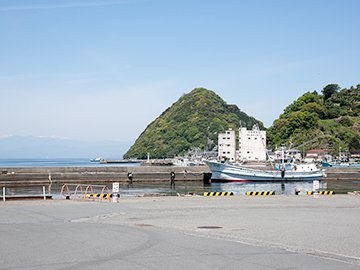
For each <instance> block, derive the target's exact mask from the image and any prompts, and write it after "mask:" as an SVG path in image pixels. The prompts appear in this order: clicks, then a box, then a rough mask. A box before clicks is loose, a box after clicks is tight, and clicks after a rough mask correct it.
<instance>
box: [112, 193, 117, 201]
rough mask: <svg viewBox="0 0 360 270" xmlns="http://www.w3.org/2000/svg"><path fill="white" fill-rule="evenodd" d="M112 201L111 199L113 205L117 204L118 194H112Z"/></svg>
mask: <svg viewBox="0 0 360 270" xmlns="http://www.w3.org/2000/svg"><path fill="white" fill-rule="evenodd" d="M112 199H113V201H112V202H113V203H117V202H118V194H113V196H112Z"/></svg>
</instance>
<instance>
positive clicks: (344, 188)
mask: <svg viewBox="0 0 360 270" xmlns="http://www.w3.org/2000/svg"><path fill="white" fill-rule="evenodd" d="M88 185H91V186H92V188H93V192H94V194H100V193H101V191H102V189H103V188H104V187H105V186H106V187H108V188H109V191H110V193H112V182H107V183H84V184H81V187H82V189H83V192H85V189H86V187H87V186H88ZM62 186H63V184H52V185H50V186H46V194H47V195H52V197H53V199H59V197H60V192H61V188H62ZM76 186H77V185H71V184H69V185H68V187H69V192H70V194H71V197H72V196H73V194H74V192H75V188H76ZM105 190H106V189H105ZM312 190H313V182H312V181H309V182H283V183H278V182H276V183H274V182H261V183H256V182H247V183H242V182H232V183H210V184H209V183H208V184H205V183H203V182H202V181H175V183H174V185H171V183H170V182H133V183H120V196H121V197H134V196H136V195H138V194H145V193H163V194H166V195H168V196H177V195H178V194H188V193H189V192H191V193H194V194H197V195H202V194H203V193H204V192H233V193H234V195H246V192H248V191H250V192H255V191H256V192H259V191H275V194H276V195H281V194H285V195H294V194H295V193H296V192H297V191H298V192H299V195H306V194H307V192H308V191H312ZM320 190H331V191H335V193H337V194H339V193H347V192H349V191H355V190H360V181H352V180H345V181H320ZM0 192H1V191H0ZM64 192H66V189H64ZM105 192H106V191H105ZM42 194H43V193H42V186H35V187H11V188H6V196H20V195H22V196H23V195H42ZM77 194H81V191H80V189H78V191H77ZM1 196H2V193H1Z"/></svg>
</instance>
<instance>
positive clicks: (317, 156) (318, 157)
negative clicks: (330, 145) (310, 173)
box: [305, 149, 328, 162]
mask: <svg viewBox="0 0 360 270" xmlns="http://www.w3.org/2000/svg"><path fill="white" fill-rule="evenodd" d="M327 156H328V152H327V151H326V150H322V149H313V150H309V151H307V152H306V156H305V162H314V161H326V160H327Z"/></svg>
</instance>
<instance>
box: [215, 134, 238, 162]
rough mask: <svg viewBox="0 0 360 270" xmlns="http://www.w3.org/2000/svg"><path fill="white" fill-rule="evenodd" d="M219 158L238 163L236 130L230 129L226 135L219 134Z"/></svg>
mask: <svg viewBox="0 0 360 270" xmlns="http://www.w3.org/2000/svg"><path fill="white" fill-rule="evenodd" d="M218 157H219V158H220V159H222V158H226V159H228V160H229V161H230V162H235V161H236V134H235V130H232V129H229V130H227V131H226V132H225V133H219V134H218Z"/></svg>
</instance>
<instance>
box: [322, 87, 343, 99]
mask: <svg viewBox="0 0 360 270" xmlns="http://www.w3.org/2000/svg"><path fill="white" fill-rule="evenodd" d="M339 89H340V86H339V85H337V84H328V85H327V86H325V87H324V88H323V90H322V93H323V95H324V100H327V99H329V98H330V97H331V96H332V95H333V94H334V93H337V91H338V90H339Z"/></svg>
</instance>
